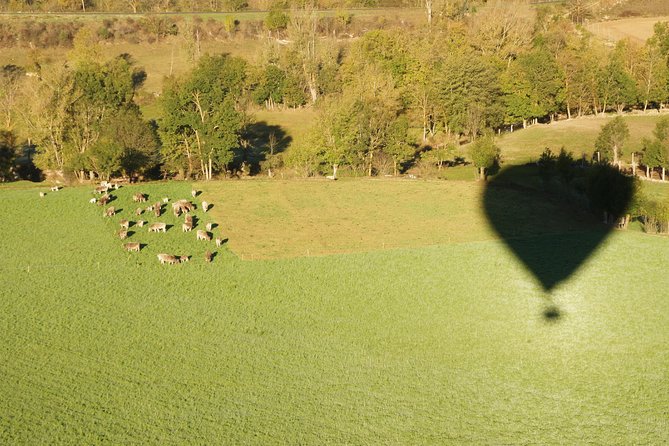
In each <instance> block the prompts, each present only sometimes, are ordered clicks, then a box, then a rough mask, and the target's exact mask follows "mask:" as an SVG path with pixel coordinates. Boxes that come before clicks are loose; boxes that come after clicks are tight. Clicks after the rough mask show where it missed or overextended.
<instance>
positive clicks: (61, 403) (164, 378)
mask: <svg viewBox="0 0 669 446" xmlns="http://www.w3.org/2000/svg"><path fill="white" fill-rule="evenodd" d="M235 184H239V185H242V184H244V183H242V182H238V183H235ZM273 184H274V183H273ZM297 184H298V185H299V186H300V187H305V186H304V185H302V183H297ZM326 184H327V186H326V185H323V187H327V188H328V189H326V190H328V192H332V193H333V194H334V195H336V192H334V190H333V189H332V188H334V187H350V186H349V185H348V184H346V183H345V182H342V183H341V184H340V183H339V182H338V183H337V184H333V183H326ZM368 184H369V185H373V184H375V183H373V182H369V183H366V182H363V181H360V182H357V183H356V184H355V186H358V187H359V188H360V189H361V195H364V194H367V195H370V190H369V189H367V188H368V187H371V186H368ZM227 186H228V185H227V183H225V184H221V191H222V192H227V193H221V194H220V197H221V198H220V199H221V200H227V201H231V200H233V197H232V192H233V191H231V190H228V189H226V188H227ZM401 186H402V187H412V186H413V185H408V184H402V185H401ZM239 187H241V186H239ZM253 187H258V188H260V189H259V190H251V189H248V190H247V191H246V193H248V194H251V193H263V190H262V189H261V188H263V187H267V186H266V185H264V184H259V185H258V186H253ZM273 187H276V188H277V189H279V190H285V185H282V184H280V183H278V184H274V185H273ZM413 187H415V188H416V189H414V190H413V194H414V197H415V198H414V201H415V203H414V204H409V203H403V201H405V200H408V196H404V197H403V196H400V197H397V196H396V192H397V190H395V189H393V188H392V187H390V188H386V189H384V190H385V194H387V195H389V197H388V198H385V199H384V198H383V197H380V196H379V195H381V194H380V193H379V194H377V195H375V196H368V197H366V198H361V200H372V199H376V200H377V201H378V200H381V201H382V202H384V201H385V202H394V201H396V202H397V203H398V204H397V205H398V206H399V207H400V209H410V208H411V206H415V207H420V206H421V202H420V200H426V199H429V197H430V191H429V189H430V188H434V189H435V192H434V194H435V196H440V197H441V199H442V200H444V201H448V200H456V201H458V200H460V199H462V201H466V200H468V199H469V196H467V195H466V194H468V193H470V194H473V195H475V192H467V191H466V190H464V189H463V190H460V191H458V189H454V190H448V189H442V187H443V186H442V185H437V184H435V183H423V184H421V185H420V188H423V190H421V189H420V188H419V186H413ZM448 187H453V186H451V185H448ZM455 187H457V186H455ZM213 189H214V187H213V186H212V187H211V191H210V192H207V193H205V194H204V196H205V197H209V196H211V195H213V193H214V191H213ZM138 190H143V191H144V192H147V193H149V194H150V195H151V196H152V197H151V198H154V197H155V198H157V197H162V196H163V195H167V196H170V197H173V198H178V197H179V196H187V194H188V192H189V191H190V187H189V186H188V185H182V184H176V183H165V184H161V183H157V184H153V185H142V186H140V187H138V188H130V187H128V188H126V189H125V190H123V189H122V190H121V191H119V193H118V196H119V198H118V201H117V202H114V203H113V204H116V205H117V206H119V207H123V208H126V207H128V208H129V206H127V205H126V204H125V203H126V202H127V200H128V197H129V196H130V194H131V193H132V192H136V191H138ZM240 191H241V190H237V192H240ZM121 192H123V194H121ZM264 192H265V193H274V192H272V191H271V190H270V191H267V190H265V191H264ZM458 194H462V196H461V198H458ZM37 195H38V194H37V191H36V190H35V189H30V190H20V189H4V188H3V189H0V199H1V200H2V202H3V206H4V209H3V213H2V215H1V216H0V221H1V223H2V227H3V229H4V236H3V237H2V238H1V239H0V251H1V252H2V261H1V262H0V289H2V290H3V292H2V297H1V298H0V327H1V328H2V336H0V375H1V376H2V377H3V378H2V380H0V394H2V395H3V397H2V399H0V443H2V444H26V443H33V444H34V443H41V444H84V443H85V444H97V443H103V444H134V443H143V444H165V443H181V442H188V443H207V444H222V443H227V444H387V443H392V444H448V443H451V444H463V443H467V444H491V443H494V444H500V443H502V444H509V443H530V444H565V443H566V444H579V443H594V444H661V443H663V442H664V441H666V439H667V438H669V422H668V421H667V420H668V419H669V417H668V413H669V405H668V403H667V402H668V401H669V381H668V380H667V374H666V371H667V370H668V369H669V349H668V347H667V346H668V345H669V332H668V331H667V326H668V325H669V299H667V297H666V296H667V289H669V276H668V275H667V259H669V240H667V239H665V238H657V237H649V236H645V235H641V234H634V233H614V234H613V235H612V237H611V238H610V239H609V240H608V241H607V242H606V243H605V244H604V245H603V246H601V248H600V249H599V250H598V251H596V252H595V253H594V254H593V256H592V257H591V258H590V259H589V260H588V261H587V262H586V263H585V264H584V265H583V266H582V267H581V269H580V270H578V271H577V273H576V274H575V275H573V276H572V277H571V278H570V280H569V281H567V282H565V283H564V284H563V285H562V286H560V287H558V288H557V289H555V290H554V291H553V295H552V296H544V294H543V291H542V290H541V287H540V286H539V285H538V283H537V282H536V281H535V279H534V278H533V277H532V276H531V275H530V274H529V273H528V271H527V270H526V269H525V268H524V267H523V266H522V265H521V264H520V263H518V262H517V261H516V259H515V257H514V256H513V255H512V254H511V253H510V252H509V251H508V250H507V248H506V247H505V245H504V243H502V242H500V241H495V240H492V241H485V242H472V243H459V244H450V245H444V246H439V247H430V248H420V249H413V248H408V249H397V250H392V251H379V252H373V253H358V254H350V255H336V256H327V257H312V258H306V257H303V258H296V259H288V260H272V261H254V262H248V261H241V260H240V259H238V258H236V257H235V256H233V255H229V253H228V254H226V252H225V251H224V252H223V253H221V255H220V256H219V257H217V258H216V259H215V260H214V263H212V264H211V265H207V264H205V263H204V261H203V260H201V259H197V258H195V259H193V260H191V262H189V263H187V264H182V265H175V266H167V265H165V266H161V265H159V264H158V262H157V261H156V259H155V257H154V255H153V251H154V250H158V249H160V250H169V251H170V252H173V251H174V252H176V251H180V252H184V251H189V250H190V251H191V252H193V253H194V252H195V251H196V250H197V249H201V248H199V247H198V248H195V246H196V245H195V242H194V240H191V237H190V236H191V234H187V237H185V238H183V239H182V238H181V236H182V234H181V233H179V232H178V231H176V229H177V228H171V229H169V230H168V232H167V233H166V234H151V237H149V234H144V233H142V234H141V240H142V241H143V242H145V243H147V247H146V248H145V250H143V252H141V253H139V255H137V254H132V255H130V254H127V253H124V252H122V251H121V249H120V242H119V241H118V240H117V239H116V238H114V236H113V231H114V230H115V228H116V220H115V218H113V219H111V220H112V221H110V220H106V219H103V218H102V217H101V215H100V214H101V212H100V209H99V208H98V207H96V206H94V205H91V204H89V203H87V199H88V198H89V197H90V192H89V189H88V188H69V189H68V188H66V189H64V190H62V191H60V192H58V193H49V194H48V195H47V197H45V198H44V199H40V198H39V197H38V196H37ZM278 196H280V194H278ZM306 196H307V195H306V194H305V195H304V198H303V199H306ZM311 197H312V198H311V201H312V202H313V203H314V205H313V208H312V212H313V213H314V214H316V213H319V212H324V213H326V214H333V213H334V211H332V210H330V209H328V208H330V207H336V206H337V204H338V201H337V199H335V200H334V201H331V200H328V199H327V198H328V197H329V195H324V193H314V194H312V195H311ZM218 203H219V202H217V201H215V200H214V204H215V207H214V210H216V209H218ZM433 204H434V203H433V202H431V201H429V200H428V201H427V202H425V203H422V205H423V207H425V208H426V209H425V210H421V211H414V212H420V213H422V214H423V215H425V216H426V217H427V218H429V217H430V215H429V214H430V212H431V211H430V210H429V208H430V207H431V206H432V205H433ZM221 205H222V206H221V207H222V208H224V207H225V201H221ZM302 206H306V205H305V204H302ZM440 211H441V209H440V208H438V209H436V210H434V211H433V212H435V213H438V212H440ZM124 212H125V211H124ZM254 212H255V211H254V210H252V209H249V210H247V211H246V213H247V214H248V215H251V216H252V215H253V213H254ZM201 216H202V217H203V218H204V217H205V216H204V215H201ZM206 217H209V214H207V215H206ZM119 218H120V217H119ZM250 218H251V217H250ZM264 218H265V219H267V220H268V221H269V222H272V221H275V222H276V226H277V227H278V226H279V225H280V224H282V223H285V219H283V217H282V216H281V211H280V209H279V210H276V211H275V210H274V209H268V210H267V214H266V215H265V216H264ZM366 218H367V219H368V223H367V225H368V227H370V228H371V227H374V225H375V224H379V225H381V227H382V228H383V230H385V231H388V232H394V231H400V232H401V231H403V229H402V228H401V227H395V228H391V229H388V227H387V226H384V224H385V223H384V222H383V220H384V219H385V215H384V213H383V210H382V209H379V211H378V213H377V214H371V213H370V214H368V215H367V217H366ZM165 219H167V220H168V221H169V219H168V217H165ZM471 226H473V225H469V226H465V227H460V228H458V231H466V230H469V228H470V227H471ZM294 229H295V232H297V231H299V230H301V229H300V228H294ZM444 229H445V230H448V231H452V230H453V228H450V227H446V228H444ZM325 230H326V231H329V229H328V228H326V229H325ZM336 231H337V229H336V228H333V229H332V232H336ZM435 232H436V231H435ZM133 237H136V238H137V239H138V240H139V239H140V237H139V234H138V235H136V236H133ZM564 237H571V236H565V235H551V236H549V235H544V236H540V237H535V238H534V239H532V240H534V243H536V246H537V262H544V263H545V267H546V268H550V267H551V265H553V264H557V263H559V262H560V259H542V258H541V251H542V250H541V246H542V245H543V244H556V243H562V242H563V240H564ZM634 253H652V258H651V259H649V260H648V261H643V262H639V261H638V260H639V259H640V257H635V255H634ZM645 255H646V254H644V256H645ZM542 296H544V297H542ZM549 301H550V302H551V305H555V306H557V307H558V308H559V312H560V317H559V318H553V319H552V320H551V321H550V322H549V321H547V320H546V319H545V318H544V317H543V314H544V312H545V307H546V305H547V304H548V302H549Z"/></svg>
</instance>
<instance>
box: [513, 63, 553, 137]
mask: <svg viewBox="0 0 669 446" xmlns="http://www.w3.org/2000/svg"><path fill="white" fill-rule="evenodd" d="M563 85H564V78H563V74H562V72H561V71H560V68H559V66H558V65H557V62H556V60H555V58H554V57H552V56H551V55H550V54H548V52H546V51H543V50H535V51H532V52H531V53H527V54H523V55H521V56H519V57H518V59H517V60H516V62H514V63H511V64H510V65H509V69H508V71H507V72H506V73H505V76H504V81H503V90H504V92H505V97H504V99H505V103H506V108H507V122H508V123H510V124H512V123H514V122H518V121H522V122H523V127H526V125H527V120H528V119H531V118H541V117H544V116H550V117H551V119H552V118H553V115H554V114H555V113H557V111H558V110H559V108H560V106H561V105H562V102H563V100H564V89H563Z"/></svg>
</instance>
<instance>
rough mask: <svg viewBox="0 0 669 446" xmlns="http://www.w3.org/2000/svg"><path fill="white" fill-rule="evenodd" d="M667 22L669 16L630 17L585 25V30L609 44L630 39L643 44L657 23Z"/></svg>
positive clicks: (650, 35)
mask: <svg viewBox="0 0 669 446" xmlns="http://www.w3.org/2000/svg"><path fill="white" fill-rule="evenodd" d="M666 21H669V16H662V17H631V18H625V19H619V20H610V21H604V22H594V23H590V24H588V25H586V29H587V30H588V31H590V32H591V33H593V34H594V35H595V36H597V37H599V38H601V39H604V40H606V41H610V42H617V41H618V40H623V39H628V38H629V39H632V40H634V41H636V42H638V43H640V44H643V43H645V42H646V40H648V38H650V37H652V35H653V26H655V24H656V23H657V22H666Z"/></svg>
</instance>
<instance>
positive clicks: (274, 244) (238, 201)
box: [200, 179, 589, 259]
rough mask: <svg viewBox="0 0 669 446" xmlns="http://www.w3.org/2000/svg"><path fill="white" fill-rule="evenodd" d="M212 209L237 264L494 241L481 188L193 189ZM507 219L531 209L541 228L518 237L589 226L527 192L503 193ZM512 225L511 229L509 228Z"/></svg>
mask: <svg viewBox="0 0 669 446" xmlns="http://www.w3.org/2000/svg"><path fill="white" fill-rule="evenodd" d="M200 186H201V187H202V188H203V189H204V191H205V196H207V197H209V198H210V200H211V201H212V202H214V203H218V204H217V205H216V206H215V207H214V208H213V209H212V211H211V214H212V215H213V216H214V218H215V219H216V220H217V221H220V222H221V223H222V228H223V229H224V231H225V234H226V236H229V238H230V248H231V249H232V250H233V251H234V252H235V253H236V254H237V255H239V256H240V257H241V258H242V259H267V258H285V257H296V256H311V255H323V254H334V253H346V252H356V251H370V250H379V249H389V248H407V247H416V246H429V245H436V244H446V243H454V242H457V243H462V242H472V241H480V240H490V239H492V238H495V237H496V235H495V232H494V230H493V229H492V227H491V226H490V225H489V224H488V222H487V221H486V217H485V215H484V211H483V208H482V205H481V201H482V199H483V197H482V195H483V191H484V188H483V185H482V184H480V183H475V182H461V181H413V180H382V179H379V180H362V179H357V180H356V179H352V180H339V181H337V182H332V181H327V180H322V181H319V180H304V181H269V180H267V181H261V180H256V181H228V182H223V183H210V184H201V185H200ZM501 198H502V199H503V201H504V203H505V205H506V206H507V207H508V212H509V214H510V215H512V214H513V213H514V211H515V210H517V209H522V208H524V207H525V208H526V207H527V206H533V207H534V208H535V211H536V214H537V215H541V216H543V217H544V218H543V221H544V222H545V223H544V224H542V225H541V226H540V227H539V226H537V225H536V224H535V223H534V222H529V221H525V222H519V223H518V225H517V232H518V234H522V235H530V234H532V235H536V234H542V233H548V232H564V231H569V230H573V229H575V228H581V229H582V228H583V226H584V225H585V226H586V227H587V226H588V224H589V223H588V220H589V219H588V218H587V217H585V216H572V215H571V214H569V213H568V212H567V210H565V209H562V208H560V207H559V206H558V205H556V204H554V203H551V202H548V201H545V200H541V199H537V197H536V196H535V195H533V194H532V193H530V192H527V191H523V192H517V191H506V192H504V195H503V196H502V197H501ZM514 224H515V223H514Z"/></svg>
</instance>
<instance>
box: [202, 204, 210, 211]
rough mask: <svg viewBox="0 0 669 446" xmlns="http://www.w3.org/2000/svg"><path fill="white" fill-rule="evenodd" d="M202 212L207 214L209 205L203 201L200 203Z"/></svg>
mask: <svg viewBox="0 0 669 446" xmlns="http://www.w3.org/2000/svg"><path fill="white" fill-rule="evenodd" d="M202 210H203V211H204V212H207V211H208V210H209V203H207V202H206V201H203V202H202Z"/></svg>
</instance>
